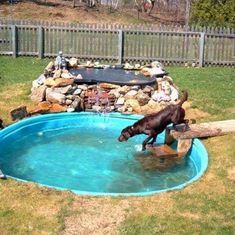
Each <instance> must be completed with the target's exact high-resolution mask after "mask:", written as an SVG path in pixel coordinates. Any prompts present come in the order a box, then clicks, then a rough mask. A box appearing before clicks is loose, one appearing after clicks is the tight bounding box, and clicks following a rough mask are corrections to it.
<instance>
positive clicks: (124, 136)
mask: <svg viewBox="0 0 235 235" xmlns="http://www.w3.org/2000/svg"><path fill="white" fill-rule="evenodd" d="M132 136H133V126H128V127H126V128H124V129H123V130H122V132H121V135H120V136H119V138H118V140H119V141H120V142H123V141H127V140H128V139H129V138H130V137H132Z"/></svg>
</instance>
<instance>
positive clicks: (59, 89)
mask: <svg viewBox="0 0 235 235" xmlns="http://www.w3.org/2000/svg"><path fill="white" fill-rule="evenodd" d="M53 91H54V92H57V93H60V94H71V93H72V92H73V91H74V89H73V87H72V85H68V86H65V87H55V88H53Z"/></svg>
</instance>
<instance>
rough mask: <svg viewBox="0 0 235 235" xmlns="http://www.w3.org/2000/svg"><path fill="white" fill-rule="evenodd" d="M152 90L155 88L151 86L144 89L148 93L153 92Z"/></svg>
mask: <svg viewBox="0 0 235 235" xmlns="http://www.w3.org/2000/svg"><path fill="white" fill-rule="evenodd" d="M152 91H154V89H153V87H151V86H145V88H144V89H143V92H144V93H147V94H151V92H152Z"/></svg>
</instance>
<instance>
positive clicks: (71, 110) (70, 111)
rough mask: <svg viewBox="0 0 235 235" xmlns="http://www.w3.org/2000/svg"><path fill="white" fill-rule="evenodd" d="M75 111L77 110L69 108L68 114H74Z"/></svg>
mask: <svg viewBox="0 0 235 235" xmlns="http://www.w3.org/2000/svg"><path fill="white" fill-rule="evenodd" d="M74 111H75V108H67V112H68V113H72V112H74Z"/></svg>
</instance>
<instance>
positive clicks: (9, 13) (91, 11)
mask: <svg viewBox="0 0 235 235" xmlns="http://www.w3.org/2000/svg"><path fill="white" fill-rule="evenodd" d="M48 2H49V1H44V2H43V1H40V2H37V1H34V2H31V1H30V2H29V1H20V2H18V3H17V4H13V5H10V4H9V3H8V1H4V2H1V1H0V19H1V18H2V19H3V18H4V19H6V18H7V19H23V20H25V19H27V20H30V19H32V20H46V21H63V22H75V23H120V24H133V23H134V24H146V23H152V24H165V25H169V24H177V25H178V24H182V23H183V18H182V17H180V16H177V15H175V14H172V13H171V14H166V12H164V11H159V9H154V10H153V12H152V14H151V15H150V16H149V15H148V14H146V13H144V12H142V13H140V14H139V17H138V14H137V10H136V9H135V8H134V6H133V8H130V9H118V10H116V11H114V10H110V8H109V7H105V6H99V7H96V8H87V7H86V6H85V4H84V3H82V4H77V5H76V7H75V8H72V5H71V1H70V2H69V1H62V2H63V4H58V2H59V1H54V2H53V1H50V3H48ZM56 2H57V3H56ZM138 18H139V19H138Z"/></svg>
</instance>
